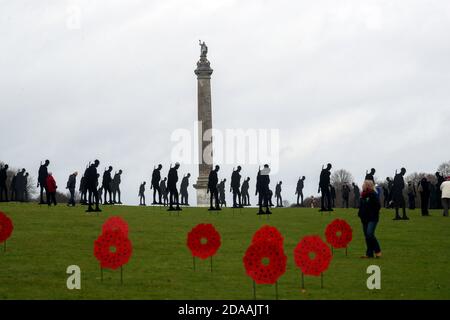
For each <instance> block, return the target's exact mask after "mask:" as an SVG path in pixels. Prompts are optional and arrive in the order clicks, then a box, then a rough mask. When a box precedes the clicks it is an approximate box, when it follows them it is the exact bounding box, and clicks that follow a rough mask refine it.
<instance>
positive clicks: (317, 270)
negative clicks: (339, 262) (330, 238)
mask: <svg viewBox="0 0 450 320" xmlns="http://www.w3.org/2000/svg"><path fill="white" fill-rule="evenodd" d="M294 259H295V264H296V265H297V267H299V268H300V269H301V270H302V272H303V274H305V275H310V276H320V274H321V273H322V272H324V271H326V270H327V269H328V266H329V265H330V262H331V250H330V248H329V247H328V246H327V244H326V243H325V242H323V241H322V239H321V238H320V237H319V236H306V237H304V238H303V239H302V240H301V241H300V242H299V243H298V244H297V247H295V249H294Z"/></svg>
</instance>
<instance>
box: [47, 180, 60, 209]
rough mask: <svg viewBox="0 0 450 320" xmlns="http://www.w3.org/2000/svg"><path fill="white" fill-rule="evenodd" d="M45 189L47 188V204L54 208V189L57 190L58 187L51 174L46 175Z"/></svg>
mask: <svg viewBox="0 0 450 320" xmlns="http://www.w3.org/2000/svg"><path fill="white" fill-rule="evenodd" d="M46 187H47V204H48V205H49V206H51V204H52V202H53V203H54V204H55V206H56V189H57V188H58V186H57V185H56V181H55V179H54V178H53V175H52V173H51V172H49V173H48V176H47V180H46Z"/></svg>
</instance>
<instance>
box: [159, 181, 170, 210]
mask: <svg viewBox="0 0 450 320" xmlns="http://www.w3.org/2000/svg"><path fill="white" fill-rule="evenodd" d="M166 181H167V178H164V179H163V180H161V183H160V184H159V189H160V190H161V195H162V198H163V204H164V206H167V205H168V204H169V199H168V197H167V193H168V190H167V186H166Z"/></svg>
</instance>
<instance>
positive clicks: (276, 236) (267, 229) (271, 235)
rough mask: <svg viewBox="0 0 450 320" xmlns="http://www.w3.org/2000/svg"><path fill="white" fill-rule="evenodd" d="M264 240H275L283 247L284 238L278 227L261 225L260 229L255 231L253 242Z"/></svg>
mask: <svg viewBox="0 0 450 320" xmlns="http://www.w3.org/2000/svg"><path fill="white" fill-rule="evenodd" d="M262 240H268V241H273V242H275V243H276V244H278V245H279V246H281V247H282V246H283V240H284V239H283V236H282V235H281V233H280V231H278V229H277V228H275V227H272V226H267V225H266V226H263V227H261V228H260V229H259V230H258V231H256V232H255V234H254V235H253V238H252V243H254V242H258V241H262Z"/></svg>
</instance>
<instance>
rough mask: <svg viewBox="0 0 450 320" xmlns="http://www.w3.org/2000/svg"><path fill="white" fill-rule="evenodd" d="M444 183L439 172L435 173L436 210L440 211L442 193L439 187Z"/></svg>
mask: <svg viewBox="0 0 450 320" xmlns="http://www.w3.org/2000/svg"><path fill="white" fill-rule="evenodd" d="M444 181H445V178H444V176H443V175H442V174H441V173H440V172H436V189H435V190H436V191H435V192H436V195H435V197H436V199H437V200H436V209H442V202H441V198H442V191H441V185H442V183H443V182H444Z"/></svg>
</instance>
